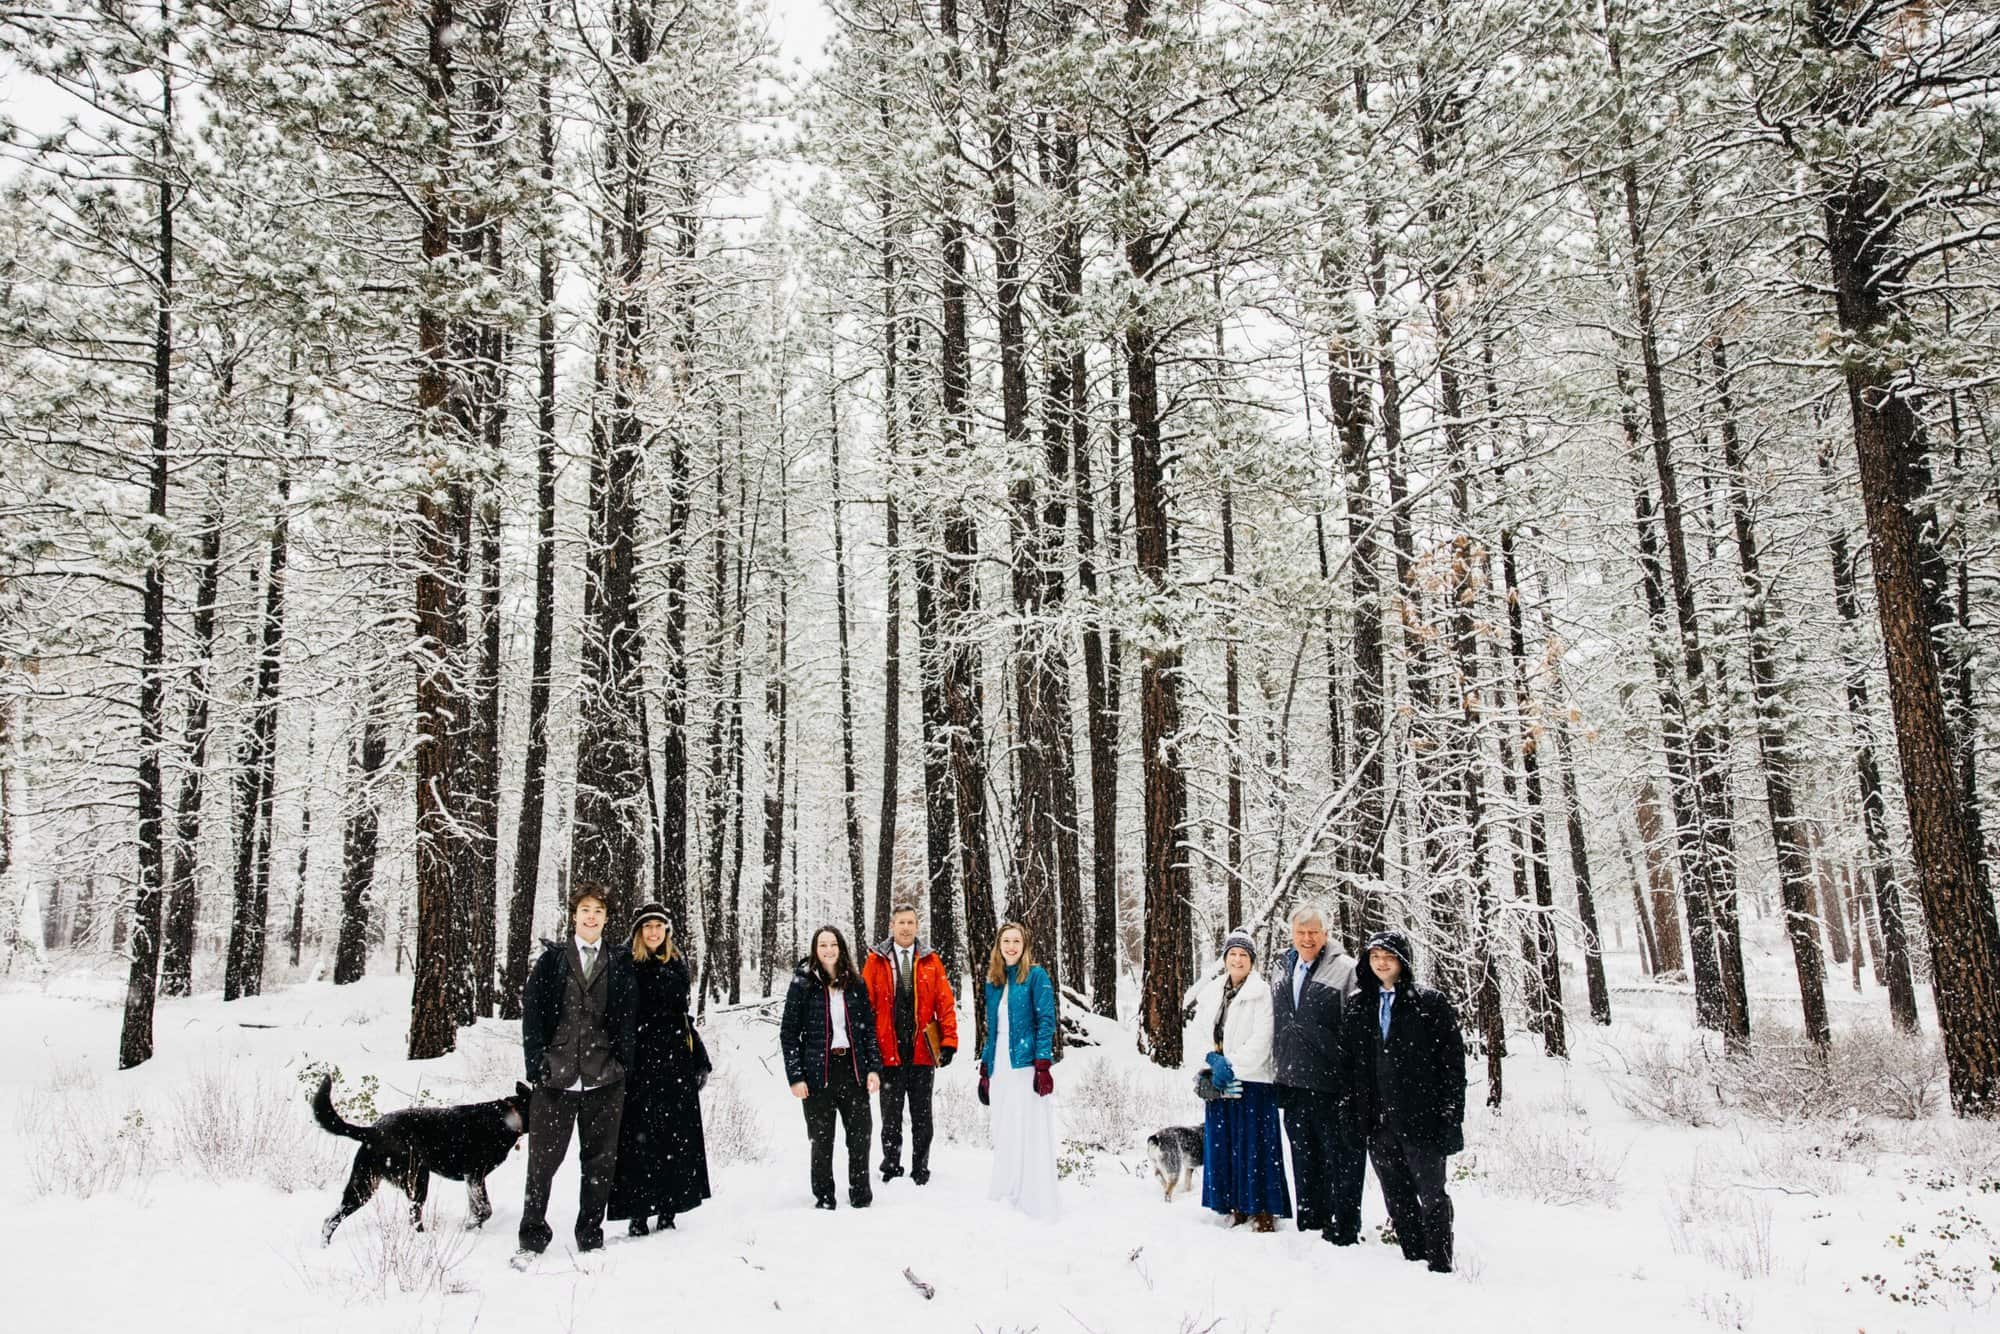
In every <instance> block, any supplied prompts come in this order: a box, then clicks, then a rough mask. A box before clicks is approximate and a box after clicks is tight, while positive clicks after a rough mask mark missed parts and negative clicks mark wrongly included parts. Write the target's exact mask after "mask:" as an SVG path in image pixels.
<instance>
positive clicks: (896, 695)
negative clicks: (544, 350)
mask: <svg viewBox="0 0 2000 1334" xmlns="http://www.w3.org/2000/svg"><path fill="white" fill-rule="evenodd" d="M879 105H880V107H881V115H882V122H883V129H884V130H887V129H888V128H889V103H888V99H887V98H883V99H881V100H880V102H879ZM881 210H882V247H881V248H882V453H883V455H884V458H883V463H884V465H885V467H886V468H887V470H888V474H889V477H890V484H889V486H888V487H887V488H885V494H884V496H883V515H882V523H883V551H882V564H883V580H884V583H885V587H884V589H883V600H884V602H885V603H886V606H885V608H884V612H883V614H884V620H885V623H884V625H883V633H882V639H883V645H882V800H881V803H880V805H879V806H878V807H877V808H876V813H875V923H874V926H875V930H874V936H875V939H877V940H883V939H886V938H887V937H888V935H889V918H890V915H891V914H890V909H891V908H892V907H893V906H894V903H893V900H894V899H895V897H896V893H895V885H896V808H897V805H898V797H899V795H900V794H899V793H898V791H897V785H898V780H899V772H898V771H899V769H900V762H901V760H902V738H901V735H900V729H901V725H902V707H903V552H902V543H903V533H902V516H901V514H900V513H899V512H898V510H897V506H896V486H897V482H898V472H897V469H898V468H900V467H901V465H902V428H903V404H902V400H901V398H900V397H898V395H899V392H900V391H899V389H898V386H897V384H896V370H897V367H896V357H897V350H898V349H897V339H898V337H899V336H900V334H901V330H900V328H899V327H898V323H897V318H898V317H897V313H896V304H897V303H896V282H897V278H896V248H895V242H894V240H893V238H892V234H891V222H890V217H891V211H892V202H891V200H890V199H889V198H888V197H887V196H886V194H885V196H884V198H883V199H882V201H881ZM932 934H933V936H935V934H936V932H935V929H933V932H932Z"/></svg>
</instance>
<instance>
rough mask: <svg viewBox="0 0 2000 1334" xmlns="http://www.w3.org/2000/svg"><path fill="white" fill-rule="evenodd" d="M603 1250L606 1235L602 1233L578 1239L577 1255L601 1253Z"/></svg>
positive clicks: (588, 1234)
mask: <svg viewBox="0 0 2000 1334" xmlns="http://www.w3.org/2000/svg"><path fill="white" fill-rule="evenodd" d="M603 1249H604V1234H603V1233H602V1232H591V1233H587V1234H585V1235H583V1236H580V1237H578V1238H577V1239H576V1253H577V1254H578V1255H587V1254H589V1253H590V1252H591V1251H601V1250H603Z"/></svg>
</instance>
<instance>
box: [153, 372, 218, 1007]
mask: <svg viewBox="0 0 2000 1334" xmlns="http://www.w3.org/2000/svg"><path fill="white" fill-rule="evenodd" d="M233 370H234V367H233V366H231V367H229V368H227V369H225V371H224V380H223V390H222V394H221V400H220V401H221V402H222V403H224V404H227V403H228V402H229V401H230V399H231V393H230V388H231V382H232V380H233ZM227 477H228V473H227V471H226V469H225V471H223V472H222V473H221V475H220V476H218V478H217V481H216V490H215V492H214V494H212V495H211V496H210V497H209V508H208V513H207V515H206V517H205V518H204V519H203V521H202V529H201V538H200V544H199V548H198V556H197V564H196V566H195V583H194V662H193V664H192V665H191V666H190V667H189V668H188V684H187V696H188V702H187V723H186V732H185V740H184V741H183V743H182V744H183V747H184V749H185V751H186V753H187V772H186V775H185V776H184V777H183V778H182V779H181V789H180V795H179V797H178V799H177V800H176V802H175V808H174V863H173V876H172V879H171V880H170V881H169V882H168V885H169V893H168V896H167V906H166V923H165V926H164V927H163V929H162V932H161V935H162V940H161V946H162V952H161V956H160V994H161V995H163V996H186V995H189V994H191V993H192V992H193V990H194V937H195V924H196V922H197V921H198V920H199V915H200V914H199V909H200V906H201V904H200V892H201V886H200V874H199V872H200V865H201V823H202V796H203V793H204V790H205V789H206V786H207V776H206V775H207V770H208V738H209V733H210V731H211V730H212V729H211V726H210V722H209V698H208V691H209V672H210V670H211V669H212V668H213V666H214V663H215V602H216V593H217V590H218V589H219V588H220V587H221V584H222V519H223V503H222V497H223V494H224V490H225V485H224V484H225V483H226V481H227Z"/></svg>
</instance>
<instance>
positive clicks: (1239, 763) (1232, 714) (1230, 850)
mask: <svg viewBox="0 0 2000 1334" xmlns="http://www.w3.org/2000/svg"><path fill="white" fill-rule="evenodd" d="M1219 341H1220V331H1218V342H1219ZM1216 354H1217V360H1218V361H1219V360H1220V358H1221V348H1220V347H1218V348H1217V349H1216ZM1325 566H1326V541H1325V538H1324V537H1323V536H1322V537H1321V539H1320V567H1321V569H1322V571H1324V569H1325ZM1222 580H1223V583H1224V585H1225V586H1227V587H1230V588H1233V587H1234V586H1235V581H1236V498H1235V496H1234V495H1233V494H1232V488H1231V487H1230V485H1229V483H1228V482H1226V481H1225V482H1224V483H1223V486H1222ZM1327 669H1328V672H1329V674H1331V672H1332V669H1333V664H1332V663H1328V664H1327ZM1222 708H1223V726H1224V728H1225V733H1224V735H1225V736H1226V738H1227V740H1226V741H1225V743H1224V744H1225V746H1226V748H1227V750H1228V755H1227V756H1226V757H1225V760H1224V765H1225V767H1226V770H1227V778H1226V780H1225V782H1226V785H1227V788H1228V796H1227V799H1226V809H1227V811H1228V815H1227V817H1226V820H1227V826H1228V827H1227V828H1226V829H1225V830H1224V831H1223V849H1224V851H1223V854H1222V856H1223V874H1224V875H1226V876H1228V877H1229V884H1228V886H1227V888H1226V891H1225V892H1226V903H1227V906H1226V907H1225V909H1224V916H1225V917H1226V919H1227V923H1226V927H1225V929H1228V930H1233V929H1235V927H1237V926H1238V925H1239V924H1241V923H1242V921H1243V699H1242V682H1241V681H1240V680H1239V679H1238V677H1237V668H1236V631H1235V629H1234V628H1233V627H1232V628H1230V629H1228V630H1226V631H1225V632H1224V636H1223V641H1222ZM1337 763H1338V757H1336V764H1337Z"/></svg>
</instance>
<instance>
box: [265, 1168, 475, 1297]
mask: <svg viewBox="0 0 2000 1334" xmlns="http://www.w3.org/2000/svg"><path fill="white" fill-rule="evenodd" d="M477 1235H478V1234H477V1233H473V1232H468V1231H466V1230H465V1229H463V1228H457V1227H447V1228H439V1227H428V1226H427V1227H426V1228H425V1229H424V1230H423V1231H421V1232H419V1231H418V1230H417V1229H416V1228H415V1227H414V1226H413V1225H412V1224H411V1222H410V1207H409V1203H408V1201H406V1200H405V1199H404V1198H403V1195H402V1193H401V1192H400V1191H394V1190H385V1191H380V1192H378V1193H377V1194H376V1196H375V1198H374V1200H372V1201H371V1202H370V1203H369V1206H368V1211H367V1213H366V1214H365V1215H364V1216H360V1217H355V1218H351V1219H349V1220H348V1222H347V1226H345V1227H343V1228H342V1229H341V1230H340V1231H339V1232H338V1233H337V1234H336V1235H335V1237H334V1245H335V1246H336V1247H337V1248H341V1249H344V1250H345V1251H346V1255H345V1257H344V1258H343V1260H342V1261H341V1262H340V1263H336V1264H332V1265H324V1266H320V1265H311V1266H308V1267H304V1268H303V1269H302V1271H301V1272H302V1277H303V1278H304V1279H305V1280H306V1284H307V1286H308V1287H313V1288H320V1289H325V1290H328V1291H330V1292H332V1293H334V1294H335V1295H337V1296H340V1297H342V1298H344V1299H345V1300H347V1301H349V1302H359V1301H382V1300H384V1299H385V1298H388V1297H390V1296H393V1295H395V1294H399V1293H401V1294H408V1295H414V1296H419V1297H421V1296H428V1295H430V1294H432V1293H437V1294H451V1293H458V1292H465V1291H468V1290H469V1288H470V1286H471V1285H470V1284H468V1283H466V1282H465V1281H464V1280H462V1279H460V1278H458V1277H456V1276H455V1273H454V1271H456V1270H457V1269H458V1267H459V1266H460V1265H461V1264H463V1263H464V1262H465V1260H466V1258H467V1257H468V1256H470V1255H471V1254H472V1248H473V1243H474V1240H475V1238H476V1237H477ZM315 1244H317V1239H315Z"/></svg>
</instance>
